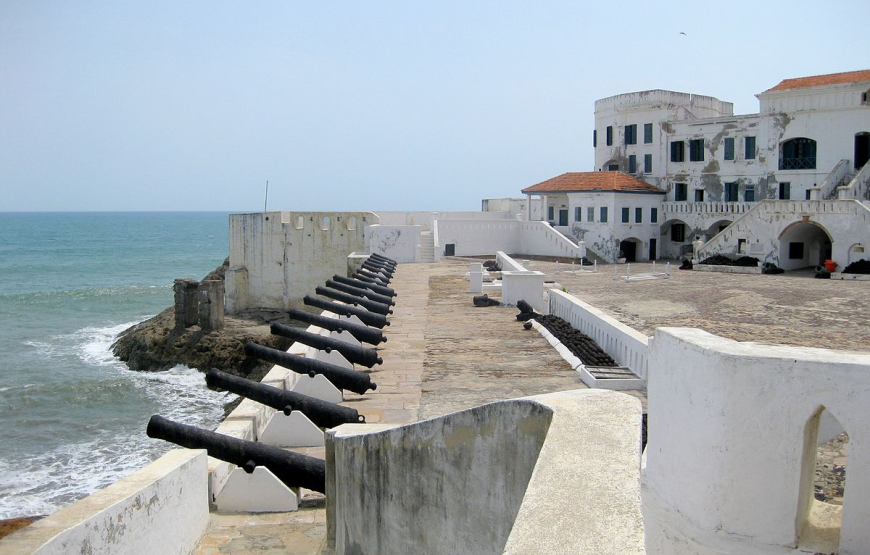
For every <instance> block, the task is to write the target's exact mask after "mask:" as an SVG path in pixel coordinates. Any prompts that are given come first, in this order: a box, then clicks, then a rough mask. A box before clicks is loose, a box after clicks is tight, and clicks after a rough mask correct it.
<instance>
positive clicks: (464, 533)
mask: <svg viewBox="0 0 870 555" xmlns="http://www.w3.org/2000/svg"><path fill="white" fill-rule="evenodd" d="M639 455H640V403H639V402H638V401H637V399H634V398H632V397H629V396H627V395H622V394H619V393H615V392H610V391H606V392H605V391H593V390H579V391H569V392H562V393H553V394H549V395H540V396H536V397H529V398H525V399H516V400H512V401H502V402H498V403H493V404H490V405H485V406H482V407H477V408H474V409H469V410H466V411H462V412H458V413H453V414H449V415H446V416H443V417H440V418H436V419H433V420H427V421H424V422H418V423H416V424H410V425H407V426H402V427H399V428H394V429H390V430H386V431H374V432H367V431H365V428H364V427H362V426H360V425H354V426H341V427H339V428H337V429H335V430H334V431H331V432H329V434H328V435H327V455H326V460H327V513H328V514H329V515H330V517H331V518H328V519H327V520H328V527H329V528H328V538H329V539H331V540H332V541H333V542H334V545H335V551H336V553H337V554H349V553H354V554H369V553H371V554H375V553H377V554H383V555H389V554H392V553H396V554H398V553H401V554H405V553H475V554H481V555H485V554H488V553H492V554H498V553H511V554H514V553H516V554H519V553H522V554H548V555H552V554H557V555H558V554H562V553H564V554H568V553H571V554H578V553H588V554H590V555H591V554H593V553H595V554H603V555H607V554H614V555H615V554H620V555H640V554H641V553H643V521H642V519H641V516H640V508H639V506H640V492H639ZM592 460H594V461H595V464H589V461H592ZM554 500H558V502H554Z"/></svg>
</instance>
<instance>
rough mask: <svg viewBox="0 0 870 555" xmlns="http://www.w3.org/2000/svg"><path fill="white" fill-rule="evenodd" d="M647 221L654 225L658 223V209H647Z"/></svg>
mask: <svg viewBox="0 0 870 555" xmlns="http://www.w3.org/2000/svg"><path fill="white" fill-rule="evenodd" d="M649 221H650V222H651V223H654V224H657V223H659V209H658V208H650V209H649Z"/></svg>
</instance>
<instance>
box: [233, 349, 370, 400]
mask: <svg viewBox="0 0 870 555" xmlns="http://www.w3.org/2000/svg"><path fill="white" fill-rule="evenodd" d="M245 354H246V355H248V356H251V357H254V358H258V359H260V360H265V361H267V362H271V363H274V364H279V365H281V366H283V367H284V368H287V369H288V370H292V371H294V372H296V373H297V374H308V375H309V376H311V377H312V378H313V377H314V376H316V375H317V374H322V375H323V377H324V378H326V379H327V380H329V381H330V382H332V385H334V386H335V387H337V388H338V389H346V390H347V391H353V392H354V393H359V394H360V395H363V394H365V392H366V391H368V390H369V389H372V390H374V389H377V388H378V385H377V384H376V383H375V382H373V381H372V379H371V378H370V377H369V375H368V374H365V373H363V372H357V371H356V370H348V369H347V368H342V367H341V366H337V365H335V364H329V363H328V362H322V361H320V360H314V359H313V358H305V357H303V356H299V355H291V354H290V353H285V352H284V351H279V350H278V349H272V348H269V347H263V346H262V345H257V344H256V343H252V342H250V341H249V342H248V343H246V344H245Z"/></svg>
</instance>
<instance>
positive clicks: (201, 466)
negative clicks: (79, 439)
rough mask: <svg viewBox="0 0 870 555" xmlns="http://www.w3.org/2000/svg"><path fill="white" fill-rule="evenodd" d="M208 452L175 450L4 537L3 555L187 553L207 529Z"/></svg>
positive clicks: (181, 554)
mask: <svg viewBox="0 0 870 555" xmlns="http://www.w3.org/2000/svg"><path fill="white" fill-rule="evenodd" d="M206 459H207V456H206V454H205V451H202V450H190V449H176V450H173V451H170V452H169V453H167V454H166V455H164V456H162V457H160V458H159V459H157V460H156V461H154V462H153V463H151V464H149V465H148V466H146V467H145V468H143V469H141V470H138V471H136V472H134V473H133V474H131V475H130V476H128V477H126V478H124V479H122V480H120V481H118V482H115V483H114V484H112V485H110V486H108V487H107V488H105V489H102V490H100V491H98V492H96V493H93V494H91V495H89V496H88V497H85V498H84V499H82V500H81V501H78V502H76V503H74V504H72V505H70V506H68V507H65V508H63V509H61V510H60V511H58V512H56V513H54V514H52V515H50V516H48V517H46V518H44V519H42V520H39V521H37V522H35V523H34V524H31V525H30V526H28V527H27V528H25V529H23V530H21V531H19V532H17V533H15V534H13V535H11V536H8V537H6V538H4V539H3V540H0V554H2V555H31V554H33V555H37V554H38V555H55V554H56V555H67V554H70V553H82V554H87V555H101V554H104V555H125V554H129V555H151V554H153V555H165V554H175V555H187V554H188V553H191V552H193V550H194V549H195V548H196V546H197V544H198V543H199V541H200V539H201V538H202V536H203V534H205V531H206V528H207V527H208V521H209V512H208V487H207V474H206Z"/></svg>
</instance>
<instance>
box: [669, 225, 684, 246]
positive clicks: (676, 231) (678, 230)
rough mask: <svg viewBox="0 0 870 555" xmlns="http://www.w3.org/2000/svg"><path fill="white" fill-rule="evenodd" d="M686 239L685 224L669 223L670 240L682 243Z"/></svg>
mask: <svg viewBox="0 0 870 555" xmlns="http://www.w3.org/2000/svg"><path fill="white" fill-rule="evenodd" d="M685 240H686V224H671V241H673V242H674V243H682V242H683V241H685Z"/></svg>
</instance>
